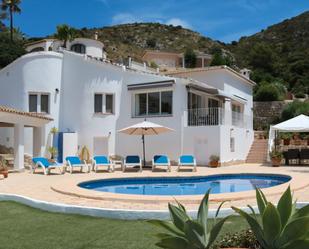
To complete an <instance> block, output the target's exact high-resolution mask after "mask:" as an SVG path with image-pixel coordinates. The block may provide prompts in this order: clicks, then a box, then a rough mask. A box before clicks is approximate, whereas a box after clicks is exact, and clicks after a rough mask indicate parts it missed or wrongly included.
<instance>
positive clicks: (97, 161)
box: [92, 155, 114, 172]
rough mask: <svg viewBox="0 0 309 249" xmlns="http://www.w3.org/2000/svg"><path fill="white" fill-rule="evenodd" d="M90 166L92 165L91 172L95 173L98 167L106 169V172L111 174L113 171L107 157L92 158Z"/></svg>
mask: <svg viewBox="0 0 309 249" xmlns="http://www.w3.org/2000/svg"><path fill="white" fill-rule="evenodd" d="M92 163H93V164H92V165H93V170H94V171H95V172H97V171H98V168H99V167H107V169H108V171H109V172H113V171H114V169H113V167H112V166H113V165H112V163H111V162H110V160H109V159H108V157H107V156H103V155H102V156H94V157H93V160H92Z"/></svg>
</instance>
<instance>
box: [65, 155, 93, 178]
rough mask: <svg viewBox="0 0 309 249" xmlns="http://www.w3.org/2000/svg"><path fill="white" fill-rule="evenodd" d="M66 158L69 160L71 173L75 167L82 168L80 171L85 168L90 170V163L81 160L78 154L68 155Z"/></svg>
mask: <svg viewBox="0 0 309 249" xmlns="http://www.w3.org/2000/svg"><path fill="white" fill-rule="evenodd" d="M65 160H66V161H67V167H68V168H69V170H70V173H71V174H72V173H73V169H74V168H80V172H82V171H83V168H86V172H88V173H89V172H90V167H89V165H88V164H87V163H86V162H85V161H81V160H80V159H79V157H78V156H68V157H66V159H65Z"/></svg>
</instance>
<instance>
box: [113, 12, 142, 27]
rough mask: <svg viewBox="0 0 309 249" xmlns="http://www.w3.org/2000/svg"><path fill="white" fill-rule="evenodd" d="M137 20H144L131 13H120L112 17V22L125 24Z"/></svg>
mask: <svg viewBox="0 0 309 249" xmlns="http://www.w3.org/2000/svg"><path fill="white" fill-rule="evenodd" d="M135 22H142V20H141V19H140V18H138V17H136V16H134V15H132V14H130V13H119V14H117V15H114V16H113V17H112V24H125V23H135Z"/></svg>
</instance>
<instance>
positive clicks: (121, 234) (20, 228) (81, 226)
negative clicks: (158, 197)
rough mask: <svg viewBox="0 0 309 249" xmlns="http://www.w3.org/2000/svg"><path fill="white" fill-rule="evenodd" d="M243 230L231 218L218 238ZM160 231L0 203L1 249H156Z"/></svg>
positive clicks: (144, 224) (143, 223) (237, 220)
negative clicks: (156, 235)
mask: <svg viewBox="0 0 309 249" xmlns="http://www.w3.org/2000/svg"><path fill="white" fill-rule="evenodd" d="M246 227H247V226H246V223H245V222H244V220H242V219H241V218H239V217H232V218H231V219H230V220H229V221H228V222H227V223H226V226H224V229H223V231H222V233H221V235H223V234H225V233H227V232H236V231H240V230H241V229H245V228H246ZM159 231H162V230H160V229H159V228H156V227H154V226H152V225H151V224H149V223H147V222H146V221H141V220H140V221H125V220H112V219H106V218H95V217H89V216H82V215H68V214H60V213H49V212H45V211H41V210H38V209H34V208H31V207H28V206H25V205H22V204H18V203H15V202H6V201H4V202H0V248H1V249H155V248H157V247H156V246H154V244H155V242H156V241H157V238H156V237H155V236H154V235H155V234H156V233H157V232H159Z"/></svg>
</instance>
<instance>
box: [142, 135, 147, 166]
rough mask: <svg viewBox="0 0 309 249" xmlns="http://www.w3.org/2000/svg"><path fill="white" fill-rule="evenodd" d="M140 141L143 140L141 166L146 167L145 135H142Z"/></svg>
mask: <svg viewBox="0 0 309 249" xmlns="http://www.w3.org/2000/svg"><path fill="white" fill-rule="evenodd" d="M142 141H143V167H144V168H145V167H146V156H145V135H144V134H143V135H142Z"/></svg>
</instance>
